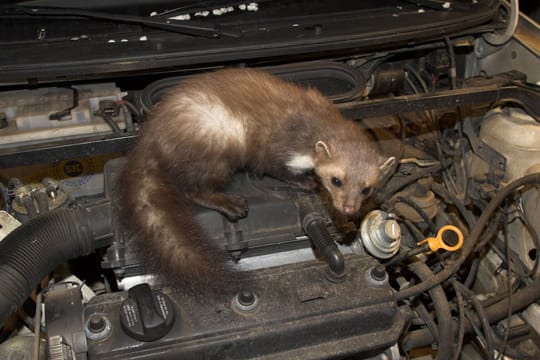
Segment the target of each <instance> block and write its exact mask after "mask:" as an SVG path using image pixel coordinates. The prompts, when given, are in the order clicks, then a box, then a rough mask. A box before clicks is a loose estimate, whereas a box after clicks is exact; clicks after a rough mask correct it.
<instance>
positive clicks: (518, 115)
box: [480, 108, 540, 181]
mask: <svg viewBox="0 0 540 360" xmlns="http://www.w3.org/2000/svg"><path fill="white" fill-rule="evenodd" d="M480 138H481V139H482V140H483V141H484V142H485V143H486V144H488V145H489V146H491V147H492V148H493V149H495V150H496V151H497V152H499V153H500V154H502V155H503V156H504V157H505V158H506V180H507V181H512V180H515V179H518V178H520V177H522V176H523V175H525V173H526V172H527V169H529V168H530V167H531V166H533V165H536V164H538V163H540V123H539V122H537V121H535V120H534V119H533V118H532V117H531V116H530V115H528V114H527V113H526V112H524V111H523V110H521V109H518V108H503V109H496V110H492V111H490V112H489V113H487V114H486V116H485V119H484V122H483V124H482V128H481V130H480Z"/></svg>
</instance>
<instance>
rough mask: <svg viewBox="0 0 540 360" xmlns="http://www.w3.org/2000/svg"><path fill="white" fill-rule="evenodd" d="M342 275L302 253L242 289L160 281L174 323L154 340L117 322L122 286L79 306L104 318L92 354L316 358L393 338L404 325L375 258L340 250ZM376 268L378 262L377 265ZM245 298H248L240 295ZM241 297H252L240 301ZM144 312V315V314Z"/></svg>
mask: <svg viewBox="0 0 540 360" xmlns="http://www.w3.org/2000/svg"><path fill="white" fill-rule="evenodd" d="M346 264H347V275H346V277H345V279H344V280H343V281H341V282H338V283H336V282H332V281H330V280H328V279H327V277H326V276H325V272H326V271H327V266H326V264H324V263H322V262H320V261H308V262H303V263H297V264H290V265H285V266H279V267H273V268H267V269H260V270H256V271H254V275H255V279H256V284H257V285H256V286H255V287H254V288H253V289H246V291H244V292H243V298H242V296H240V297H239V296H236V297H233V298H231V299H225V300H219V301H218V300H215V299H211V298H204V299H203V298H195V297H191V296H187V295H186V294H185V293H183V292H182V291H181V290H180V291H173V290H171V289H167V288H164V289H162V293H163V294H166V295H167V296H168V298H169V299H171V300H172V304H173V307H174V309H166V311H167V312H168V313H174V314H175V319H174V324H173V326H172V328H171V329H170V330H169V331H168V333H167V334H166V335H164V336H163V337H162V338H160V339H159V340H155V341H147V342H144V341H140V340H136V339H135V338H133V337H132V336H130V335H128V334H127V333H126V332H125V331H124V330H123V329H122V326H121V324H120V318H121V316H120V315H119V314H120V313H121V306H122V304H123V303H124V302H125V301H126V299H127V296H128V294H127V293H126V292H121V293H114V294H107V295H102V296H98V297H95V298H94V299H93V300H92V301H91V302H90V303H89V304H88V305H87V306H86V308H85V311H84V317H85V322H86V324H87V325H86V327H87V328H86V329H85V330H86V331H87V333H88V331H89V329H88V326H89V325H88V324H89V321H88V319H90V318H91V317H93V318H95V317H96V316H100V317H102V320H103V322H104V323H107V324H109V325H108V326H109V328H108V330H107V333H106V334H103V336H101V338H102V339H101V340H99V339H97V340H88V355H89V358H91V359H94V358H95V359H126V358H127V357H129V358H137V359H139V358H145V359H146V358H148V359H150V358H159V359H184V358H190V359H191V358H193V359H202V358H213V359H228V358H231V359H242V358H255V357H265V358H279V359H292V358H302V359H320V358H329V357H341V356H346V355H350V354H359V353H360V354H362V356H363V357H364V356H371V355H375V354H379V353H381V352H383V351H384V350H385V349H388V348H389V347H391V346H392V345H394V344H395V343H396V342H397V341H398V337H399V335H400V333H401V331H402V330H403V327H404V325H405V318H406V316H404V314H402V313H401V312H400V310H399V309H398V307H397V304H396V302H395V300H394V297H393V294H392V290H391V288H390V286H389V285H388V282H387V278H388V277H387V275H386V274H385V273H383V274H382V275H383V277H382V278H381V276H380V275H381V273H380V271H376V270H374V269H375V266H376V265H377V262H376V261H375V260H374V259H373V258H369V257H365V256H360V255H349V256H346ZM378 270H380V268H378ZM246 298H247V299H246ZM246 301H248V302H250V304H246ZM142 316H144V315H142Z"/></svg>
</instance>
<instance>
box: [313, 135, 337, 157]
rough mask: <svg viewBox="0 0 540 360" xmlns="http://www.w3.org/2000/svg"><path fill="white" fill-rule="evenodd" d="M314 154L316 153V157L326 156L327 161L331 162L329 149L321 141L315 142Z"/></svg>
mask: <svg viewBox="0 0 540 360" xmlns="http://www.w3.org/2000/svg"><path fill="white" fill-rule="evenodd" d="M315 152H316V153H317V155H324V156H326V157H327V158H328V159H329V160H332V158H333V156H332V152H331V151H330V147H328V145H327V144H326V143H325V142H324V141H322V140H319V141H317V143H316V144H315Z"/></svg>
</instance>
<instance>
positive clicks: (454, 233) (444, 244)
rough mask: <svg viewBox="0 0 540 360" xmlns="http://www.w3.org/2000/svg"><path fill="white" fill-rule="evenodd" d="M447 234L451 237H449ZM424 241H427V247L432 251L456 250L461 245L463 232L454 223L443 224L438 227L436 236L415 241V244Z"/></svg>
mask: <svg viewBox="0 0 540 360" xmlns="http://www.w3.org/2000/svg"><path fill="white" fill-rule="evenodd" d="M449 236H450V237H451V238H449ZM456 237H457V238H456ZM449 241H450V243H449ZM426 242H427V243H428V246H429V249H430V250H431V251H433V252H435V251H437V250H439V249H444V250H446V251H457V250H459V249H461V246H463V233H462V232H461V230H459V228H457V227H456V226H454V225H445V226H443V227H442V228H440V229H439V231H438V232H437V236H436V237H430V238H427V239H425V240H423V241H420V242H419V243H417V245H422V244H425V243H426Z"/></svg>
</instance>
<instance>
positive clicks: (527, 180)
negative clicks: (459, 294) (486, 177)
mask: <svg viewBox="0 0 540 360" xmlns="http://www.w3.org/2000/svg"><path fill="white" fill-rule="evenodd" d="M533 184H540V173H535V174H531V175H527V176H524V177H522V178H520V179H518V180H515V181H514V182H512V183H510V184H509V185H507V186H506V187H505V188H503V189H502V190H501V191H499V192H498V193H497V194H496V195H495V197H494V198H493V199H492V200H491V201H490V203H489V204H488V206H487V207H486V208H485V209H484V212H483V213H482V215H481V216H480V218H478V221H477V222H476V224H475V226H474V228H473V229H472V231H471V233H470V234H469V237H468V239H466V241H465V242H464V243H463V247H462V249H461V255H460V256H459V257H458V258H457V259H456V260H455V261H454V262H453V263H452V264H450V265H448V266H447V267H446V268H445V269H444V270H442V271H440V272H438V273H437V274H435V275H434V276H433V277H431V278H430V279H428V280H426V281H422V282H421V283H420V284H418V285H415V286H413V287H410V288H406V289H403V290H400V291H398V292H397V293H396V300H403V299H406V298H408V297H411V296H416V295H418V294H421V293H423V292H424V291H427V290H429V289H431V288H432V287H434V286H437V285H438V284H441V283H442V282H443V281H445V280H447V279H448V278H449V277H450V276H452V275H453V274H455V273H456V271H458V270H459V268H460V267H461V265H462V264H463V263H464V262H465V260H466V259H467V258H468V257H469V255H471V253H472V251H473V250H474V248H475V245H476V243H477V241H478V239H479V238H480V235H482V232H483V230H484V227H485V226H486V225H487V224H488V222H489V220H490V218H491V216H492V215H493V214H494V213H495V211H496V210H497V209H499V206H500V205H501V204H502V202H503V201H504V199H506V197H507V196H508V195H510V194H512V193H513V192H514V191H515V190H516V189H518V188H520V187H521V186H524V185H533Z"/></svg>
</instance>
